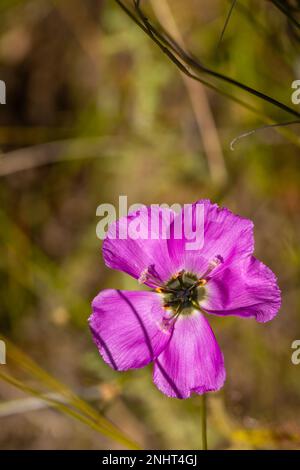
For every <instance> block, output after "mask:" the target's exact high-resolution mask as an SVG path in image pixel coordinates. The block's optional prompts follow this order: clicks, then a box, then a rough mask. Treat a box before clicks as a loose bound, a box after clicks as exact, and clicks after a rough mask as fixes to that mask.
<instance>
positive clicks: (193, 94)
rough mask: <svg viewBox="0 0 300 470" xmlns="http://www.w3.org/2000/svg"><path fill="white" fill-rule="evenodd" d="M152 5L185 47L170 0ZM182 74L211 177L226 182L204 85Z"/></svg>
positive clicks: (171, 33) (156, 1)
mask: <svg viewBox="0 0 300 470" xmlns="http://www.w3.org/2000/svg"><path fill="white" fill-rule="evenodd" d="M151 5H152V7H153V9H154V12H155V14H156V16H157V18H158V19H159V21H160V23H161V24H162V25H163V27H164V28H165V29H166V31H167V32H168V33H169V34H170V35H171V36H173V37H174V39H175V40H176V41H177V43H178V44H179V45H180V47H182V48H184V47H185V45H184V41H183V38H182V35H181V33H180V31H179V29H178V26H177V23H176V20H175V18H174V16H173V14H172V11H171V9H170V6H169V4H168V0H151ZM180 74H181V77H182V79H183V82H184V84H185V86H186V89H187V92H188V94H189V97H190V101H191V105H192V108H193V111H194V115H195V119H196V122H197V125H198V128H199V132H200V135H201V138H202V141H203V147H204V150H205V153H206V156H207V161H208V167H209V171H210V175H211V178H212V180H213V182H215V183H224V182H225V181H226V179H227V173H226V167H225V162H224V157H223V153H222V148H221V144H220V140H219V136H218V132H217V129H216V126H215V122H214V117H213V115H212V112H211V109H210V105H209V101H208V99H207V95H206V92H205V90H204V86H203V85H202V84H201V83H196V82H195V81H193V80H192V79H191V78H190V77H188V76H187V75H186V74H184V73H183V72H181V71H180Z"/></svg>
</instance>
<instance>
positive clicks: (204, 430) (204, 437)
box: [201, 393, 207, 450]
mask: <svg viewBox="0 0 300 470" xmlns="http://www.w3.org/2000/svg"><path fill="white" fill-rule="evenodd" d="M201 426H202V450H207V414H206V394H205V393H203V395H202V417H201Z"/></svg>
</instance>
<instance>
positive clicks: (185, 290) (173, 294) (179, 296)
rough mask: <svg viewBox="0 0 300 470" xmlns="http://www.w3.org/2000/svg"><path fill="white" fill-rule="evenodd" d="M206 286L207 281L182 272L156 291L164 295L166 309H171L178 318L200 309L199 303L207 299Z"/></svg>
mask: <svg viewBox="0 0 300 470" xmlns="http://www.w3.org/2000/svg"><path fill="white" fill-rule="evenodd" d="M205 284H206V280H205V279H199V278H198V277H197V276H196V275H194V274H192V273H189V272H186V271H181V272H180V273H178V274H177V275H176V276H173V277H172V278H171V279H170V280H169V281H168V282H167V283H166V284H164V285H163V286H162V287H161V288H158V289H156V291H157V292H160V293H162V294H163V299H164V307H165V308H171V309H172V310H173V312H174V315H176V316H177V315H179V314H184V315H186V314H190V313H192V311H193V310H194V309H195V308H196V309H198V310H199V309H200V305H199V302H200V301H201V300H203V299H204V297H205V287H204V286H205Z"/></svg>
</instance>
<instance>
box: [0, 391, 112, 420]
mask: <svg viewBox="0 0 300 470" xmlns="http://www.w3.org/2000/svg"><path fill="white" fill-rule="evenodd" d="M107 385H108V384H104V386H101V385H99V386H98V385H93V386H92V387H89V388H85V389H83V390H81V391H79V396H81V397H82V398H84V399H85V400H88V401H97V400H101V401H103V402H105V403H107V402H109V401H110V400H111V399H113V398H115V397H116V396H117V395H118V393H119V392H118V389H117V387H115V386H113V385H110V391H111V393H110V396H108V393H107V392H108V389H107ZM50 400H53V401H55V402H58V403H65V404H66V403H69V401H70V400H68V399H67V398H66V397H64V396H63V395H61V394H59V393H47V394H45V396H43V398H37V397H26V398H18V399H16V400H9V401H2V402H1V403H0V418H4V417H6V416H12V415H16V414H23V413H28V412H30V411H38V410H43V409H45V408H49V407H53V406H54V405H53V404H52V403H51V402H50Z"/></svg>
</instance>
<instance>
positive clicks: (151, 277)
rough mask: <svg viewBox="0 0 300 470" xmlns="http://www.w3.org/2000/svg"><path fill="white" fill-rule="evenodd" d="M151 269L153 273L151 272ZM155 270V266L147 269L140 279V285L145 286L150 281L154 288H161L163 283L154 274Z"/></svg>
mask: <svg viewBox="0 0 300 470" xmlns="http://www.w3.org/2000/svg"><path fill="white" fill-rule="evenodd" d="M150 269H151V271H152V272H151V271H150ZM153 271H154V268H153V265H151V266H148V267H147V268H145V269H144V270H143V271H142V272H141V274H140V277H139V278H138V283H139V284H145V283H146V282H147V281H150V282H151V284H152V286H153V287H156V288H161V284H162V281H161V280H160V279H159V277H158V275H157V276H156V275H155V274H153Z"/></svg>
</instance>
